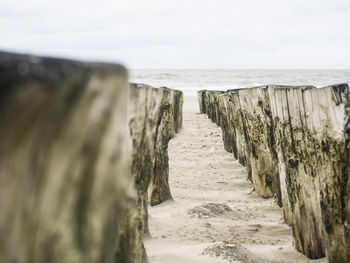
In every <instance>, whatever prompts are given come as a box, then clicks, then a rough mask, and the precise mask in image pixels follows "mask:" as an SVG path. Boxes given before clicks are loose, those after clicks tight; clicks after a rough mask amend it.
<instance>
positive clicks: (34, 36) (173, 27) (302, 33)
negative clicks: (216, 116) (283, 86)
mask: <svg viewBox="0 0 350 263" xmlns="http://www.w3.org/2000/svg"><path fill="white" fill-rule="evenodd" d="M349 27H350V1H348V0H333V1H331V0H309V1H302V0H284V1H277V0H265V1H261V0H245V1H232V0H231V1H228V0H218V1H207V0H195V1H185V0H177V1H161V0H149V1H144V0H140V1H136V0H129V1H106V0H99V1H81V0H79V1H68V0H61V1H47V0H46V1H43V0H16V1H5V0H0V32H1V38H0V48H1V49H6V50H13V51H19V52H31V53H36V54H44V55H53V56H66V57H72V58H80V59H87V60H107V61H119V62H122V63H125V64H126V65H127V66H130V67H138V68H141V67H142V68H164V67H166V68H350V62H349V61H350V59H349V58H350V57H349V55H350V54H349V53H350V52H349V48H348V47H349V44H350V30H349V29H350V28H349Z"/></svg>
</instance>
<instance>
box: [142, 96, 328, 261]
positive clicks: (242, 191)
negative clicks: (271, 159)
mask: <svg viewBox="0 0 350 263" xmlns="http://www.w3.org/2000/svg"><path fill="white" fill-rule="evenodd" d="M183 117H184V123H183V128H182V130H181V132H180V133H179V134H177V135H176V137H175V138H173V139H172V140H171V141H170V143H169V166H170V173H169V174H170V175H169V184H170V189H171V193H172V196H173V198H174V201H167V202H164V203H163V204H160V205H158V206H155V207H150V208H149V227H150V232H151V238H149V239H147V240H146V241H145V246H146V251H147V254H148V258H149V261H150V262H151V263H187V262H188V263H190V262H191V263H196V262H201V263H206V262H210V263H215V262H291V263H292V262H293V263H295V262H326V261H325V260H324V259H321V260H317V261H311V260H308V259H307V258H306V257H304V256H303V255H301V254H300V253H298V252H297V251H296V250H295V249H294V247H293V245H292V242H293V239H292V234H291V229H290V227H289V226H288V225H286V224H284V220H283V213H282V209H281V208H279V207H278V206H277V204H276V203H275V202H274V199H263V198H260V197H259V196H258V195H257V194H256V193H255V192H254V191H253V185H252V184H251V183H250V182H249V181H248V180H247V172H246V169H245V168H244V167H243V166H242V165H240V164H239V163H238V162H237V161H236V160H235V159H234V157H233V154H231V153H228V152H226V151H225V150H224V147H223V143H222V139H221V129H220V128H219V127H218V126H216V124H214V123H213V122H211V121H210V120H209V119H208V118H207V116H206V115H203V114H198V103H197V98H196V97H185V101H184V116H183ZM210 203H214V204H210ZM208 204H210V205H208ZM216 204H218V205H216ZM222 204H225V205H227V206H228V207H229V208H230V209H231V210H229V209H227V207H226V206H225V205H222ZM202 205H207V206H205V207H198V206H202ZM191 209H192V210H191ZM189 211H190V212H189ZM208 247H209V249H208ZM203 251H206V252H207V253H204V254H203ZM216 255H218V257H217V256H216ZM225 255H226V259H225Z"/></svg>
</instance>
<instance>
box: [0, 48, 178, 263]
mask: <svg viewBox="0 0 350 263" xmlns="http://www.w3.org/2000/svg"><path fill="white" fill-rule="evenodd" d="M181 124H182V93H181V92H179V91H173V90H170V89H166V88H160V89H156V88H152V87H149V86H144V85H131V87H130V84H129V83H128V73H127V70H126V69H125V68H124V67H123V66H120V65H115V64H105V63H85V62H78V61H71V60H64V59H54V58H45V57H36V56H29V55H20V54H13V53H5V52H0V138H1V139H0V166H1V169H0V210H1V213H0V258H1V261H2V262H130V263H134V262H142V261H146V255H145V253H144V249H143V235H144V232H145V229H146V230H147V228H146V227H145V226H146V225H147V209H146V208H147V206H146V202H147V196H148V195H147V192H148V188H150V189H151V190H150V192H152V195H151V196H152V197H153V196H154V198H153V199H152V200H157V201H154V203H159V202H162V201H164V200H166V199H169V198H171V195H170V191H169V189H168V188H167V176H168V163H167V158H163V155H162V154H164V155H165V156H167V155H166V153H167V143H168V141H169V139H170V138H171V137H172V136H173V135H174V133H175V132H176V131H178V130H179V129H180V127H181ZM160 176H162V177H160ZM150 182H153V184H152V186H150V185H151V184H150ZM155 192H156V193H159V194H155ZM145 222H146V223H145Z"/></svg>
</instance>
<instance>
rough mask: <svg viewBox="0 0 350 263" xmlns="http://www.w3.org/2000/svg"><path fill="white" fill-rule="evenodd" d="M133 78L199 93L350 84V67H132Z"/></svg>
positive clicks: (131, 77)
mask: <svg viewBox="0 0 350 263" xmlns="http://www.w3.org/2000/svg"><path fill="white" fill-rule="evenodd" d="M130 81H131V82H133V83H143V84H148V85H151V86H154V87H161V86H165V87H168V88H173V89H179V90H182V91H183V92H184V95H185V96H196V95H197V91H198V90H201V89H208V90H228V89H238V88H251V87H256V86H260V85H267V84H276V85H292V86H299V85H313V86H316V87H324V86H329V85H332V84H338V83H344V82H345V83H349V84H350V70H230V69H215V70H214V69H213V70H211V69H132V70H130Z"/></svg>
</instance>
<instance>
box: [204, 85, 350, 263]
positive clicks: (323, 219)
mask: <svg viewBox="0 0 350 263" xmlns="http://www.w3.org/2000/svg"><path fill="white" fill-rule="evenodd" d="M198 99H199V106H200V111H201V113H206V114H207V115H208V117H209V118H210V119H211V120H213V121H214V122H216V123H217V124H218V125H219V126H220V127H221V128H222V134H223V142H224V147H225V149H226V150H227V151H230V152H232V153H233V154H234V156H235V157H236V158H237V159H238V160H239V162H240V163H241V164H243V165H245V166H246V167H247V171H248V178H249V179H250V180H251V181H252V183H253V184H254V187H255V190H256V192H257V193H258V195H260V196H261V197H264V198H269V197H273V196H274V197H275V198H276V200H277V203H278V204H279V205H280V206H282V207H283V211H284V217H285V221H286V223H287V224H289V225H291V227H292V230H293V237H294V241H295V242H294V244H295V247H296V249H297V250H298V251H300V252H302V253H303V254H305V255H307V256H308V257H309V258H313V259H315V258H321V257H324V256H325V255H327V257H328V260H329V262H347V260H348V258H349V257H350V238H349V234H348V233H349V230H348V221H349V215H350V210H349V205H348V203H349V198H348V193H349V190H350V189H349V186H348V185H349V182H348V181H349V180H348V175H349V166H350V162H349V145H348V142H349V87H348V85H347V84H339V85H333V86H329V87H324V88H315V87H312V86H301V87H288V86H276V85H267V86H262V87H256V88H251V89H240V90H228V91H209V90H202V91H199V92H198Z"/></svg>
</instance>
